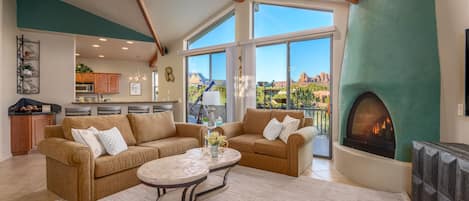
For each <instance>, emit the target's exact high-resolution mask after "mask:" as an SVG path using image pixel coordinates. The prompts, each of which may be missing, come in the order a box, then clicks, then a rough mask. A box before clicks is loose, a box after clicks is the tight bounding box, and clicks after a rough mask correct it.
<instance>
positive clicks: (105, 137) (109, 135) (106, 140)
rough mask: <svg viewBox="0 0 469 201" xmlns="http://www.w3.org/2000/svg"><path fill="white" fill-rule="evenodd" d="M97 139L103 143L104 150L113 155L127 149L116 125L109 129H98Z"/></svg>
mask: <svg viewBox="0 0 469 201" xmlns="http://www.w3.org/2000/svg"><path fill="white" fill-rule="evenodd" d="M97 136H98V138H99V140H100V141H101V142H102V143H103V146H104V149H106V152H107V153H108V154H109V155H111V156H115V155H117V154H119V153H121V152H123V151H125V150H127V149H128V147H127V143H125V140H124V138H123V137H122V134H121V132H120V131H119V129H117V128H116V127H113V128H111V129H109V130H104V131H99V132H98V134H97Z"/></svg>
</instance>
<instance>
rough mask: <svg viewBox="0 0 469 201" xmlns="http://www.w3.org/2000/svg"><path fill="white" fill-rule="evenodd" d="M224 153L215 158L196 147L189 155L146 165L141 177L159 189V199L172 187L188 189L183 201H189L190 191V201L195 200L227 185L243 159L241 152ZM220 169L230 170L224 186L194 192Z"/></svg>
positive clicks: (227, 150)
mask: <svg viewBox="0 0 469 201" xmlns="http://www.w3.org/2000/svg"><path fill="white" fill-rule="evenodd" d="M222 150H223V152H221V153H219V154H218V157H217V158H212V157H211V155H210V153H209V152H208V150H206V149H204V148H195V149H191V150H188V151H187V152H186V153H185V154H180V155H175V156H169V157H165V158H160V159H156V160H153V161H150V162H147V163H145V164H143V165H142V166H141V167H140V168H139V169H138V171H137V177H138V178H139V179H140V181H142V183H143V184H146V185H148V186H152V187H156V188H157V193H158V198H157V199H156V200H159V199H160V197H161V196H162V195H164V194H166V189H168V188H184V190H183V192H182V198H181V200H182V201H184V200H186V193H187V191H188V190H189V189H190V194H189V200H190V201H192V200H195V199H196V198H197V197H198V196H201V195H204V194H207V193H209V192H212V191H215V190H218V189H220V188H223V187H224V186H226V181H227V177H228V173H229V172H230V170H231V168H232V167H234V166H236V165H237V164H238V162H239V161H240V160H241V153H239V151H236V150H234V149H230V148H224V149H222ZM220 170H226V171H225V174H224V176H223V181H222V183H221V184H219V185H216V186H214V187H210V188H208V189H199V190H200V192H197V193H195V192H194V191H195V189H196V188H197V186H198V185H199V184H200V183H202V182H203V181H205V180H206V179H207V177H208V176H209V173H211V172H216V171H220ZM161 190H163V192H161ZM194 193H195V194H194Z"/></svg>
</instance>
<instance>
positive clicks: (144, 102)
mask: <svg viewBox="0 0 469 201" xmlns="http://www.w3.org/2000/svg"><path fill="white" fill-rule="evenodd" d="M178 102H179V101H177V100H168V101H107V102H103V101H100V102H72V104H76V105H102V104H110V105H112V104H114V105H119V104H121V105H122V104H173V103H178Z"/></svg>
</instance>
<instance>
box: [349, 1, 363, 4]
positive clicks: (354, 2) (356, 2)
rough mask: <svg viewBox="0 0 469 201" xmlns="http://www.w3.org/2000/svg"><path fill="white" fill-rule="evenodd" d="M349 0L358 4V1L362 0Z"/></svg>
mask: <svg viewBox="0 0 469 201" xmlns="http://www.w3.org/2000/svg"><path fill="white" fill-rule="evenodd" d="M347 1H348V2H350V3H353V4H358V2H359V1H360V0H347Z"/></svg>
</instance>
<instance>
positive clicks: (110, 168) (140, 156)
mask: <svg viewBox="0 0 469 201" xmlns="http://www.w3.org/2000/svg"><path fill="white" fill-rule="evenodd" d="M157 158H158V150H157V149H152V148H148V147H139V146H129V149H127V150H126V151H123V152H121V153H119V154H117V155H115V156H110V155H106V156H102V157H99V158H97V159H96V160H95V169H94V176H95V177H96V178H98V177H104V176H107V175H111V174H114V173H117V172H121V171H124V170H128V169H132V168H135V167H138V166H140V165H143V164H144V163H146V162H148V161H151V160H155V159H157Z"/></svg>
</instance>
